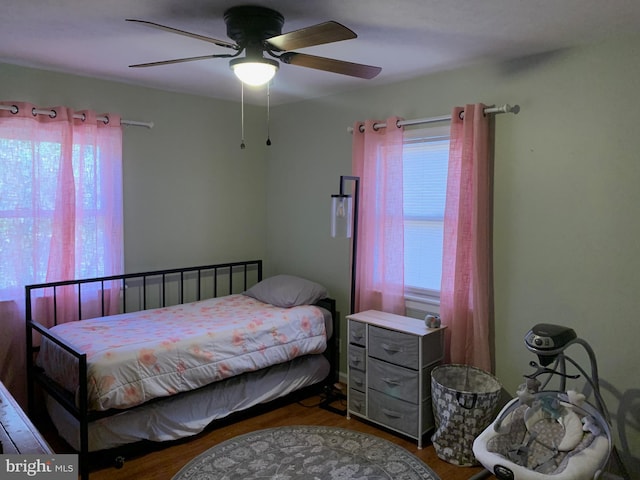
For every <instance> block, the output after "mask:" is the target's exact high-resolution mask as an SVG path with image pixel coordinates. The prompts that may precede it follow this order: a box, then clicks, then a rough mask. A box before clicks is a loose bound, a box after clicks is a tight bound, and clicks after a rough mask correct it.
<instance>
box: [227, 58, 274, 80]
mask: <svg viewBox="0 0 640 480" xmlns="http://www.w3.org/2000/svg"><path fill="white" fill-rule="evenodd" d="M279 66H280V65H279V63H278V62H277V61H276V60H271V59H269V58H259V59H255V58H246V57H245V58H236V59H233V60H231V61H230V62H229V67H231V70H233V73H235V74H236V77H238V78H239V79H240V81H241V82H242V83H244V84H246V85H250V86H252V87H259V86H261V85H264V84H266V83H269V82H270V81H271V79H272V78H273V77H274V76H275V74H276V71H277V70H278V67H279Z"/></svg>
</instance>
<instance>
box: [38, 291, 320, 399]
mask: <svg viewBox="0 0 640 480" xmlns="http://www.w3.org/2000/svg"><path fill="white" fill-rule="evenodd" d="M50 330H51V332H53V333H54V334H56V335H57V336H59V337H60V338H63V339H64V340H65V342H67V343H69V344H71V345H73V346H74V347H75V348H77V349H78V350H80V351H82V352H86V354H87V365H88V367H87V380H88V402H89V409H90V410H94V411H103V410H108V409H111V408H115V409H126V408H130V407H132V406H136V405H140V404H142V403H145V402H147V401H149V400H151V399H154V398H160V397H167V396H172V395H175V394H177V393H181V392H186V391H190V390H195V389H198V388H200V387H203V386H205V385H208V384H210V383H212V382H217V381H220V380H223V379H226V378H229V377H233V376H236V375H240V374H242V373H246V372H252V371H257V370H261V369H263V368H265V367H268V366H272V365H277V364H280V363H283V362H287V361H289V360H292V359H294V358H298V357H301V356H304V355H309V354H317V353H322V352H323V351H324V350H325V349H326V345H327V341H326V339H327V335H326V327H325V315H324V312H323V309H320V308H318V307H315V306H309V305H305V306H298V307H292V308H279V307H275V306H273V305H270V304H266V303H262V302H260V301H258V300H256V299H254V298H251V297H248V296H245V295H240V294H238V295H229V296H225V297H219V298H212V299H208V300H203V301H198V302H192V303H188V304H183V305H174V306H170V307H164V308H158V309H152V310H144V311H139V312H133V313H125V314H120V315H113V316H109V317H101V318H96V319H90V320H83V321H81V322H69V323H65V324H61V325H57V326H55V327H53V328H51V329H50ZM46 340H47V339H46V338H43V343H42V347H41V351H40V354H39V355H38V359H37V363H38V365H39V366H41V367H42V368H43V369H44V370H45V372H46V374H47V375H48V376H49V377H51V378H52V379H54V380H56V381H57V382H59V383H60V384H61V385H63V386H64V387H65V388H66V389H67V390H68V391H70V392H76V393H77V389H78V365H77V361H76V360H75V359H74V358H73V357H72V356H71V355H70V354H69V353H68V352H66V351H65V350H63V349H61V348H59V347H58V346H57V345H56V344H54V343H53V342H50V341H46Z"/></svg>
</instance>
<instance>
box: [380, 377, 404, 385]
mask: <svg viewBox="0 0 640 480" xmlns="http://www.w3.org/2000/svg"><path fill="white" fill-rule="evenodd" d="M382 381H383V382H384V383H386V384H387V385H392V386H394V387H397V386H398V385H400V382H399V381H397V380H394V379H393V378H388V377H387V378H383V379H382Z"/></svg>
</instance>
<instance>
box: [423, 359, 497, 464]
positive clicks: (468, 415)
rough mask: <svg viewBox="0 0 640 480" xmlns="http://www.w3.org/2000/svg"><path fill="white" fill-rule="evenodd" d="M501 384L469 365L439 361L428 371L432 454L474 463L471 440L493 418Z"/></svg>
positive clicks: (451, 461)
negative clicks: (433, 430) (448, 363)
mask: <svg viewBox="0 0 640 480" xmlns="http://www.w3.org/2000/svg"><path fill="white" fill-rule="evenodd" d="M501 391H502V385H501V384H500V382H499V381H498V380H497V379H496V378H495V377H494V376H493V375H491V374H490V373H487V372H485V371H484V370H481V369H479V368H476V367H471V366H469V365H453V364H452V365H440V366H438V367H436V368H434V369H433V371H432V372H431V397H432V402H433V404H432V406H433V416H434V419H435V432H434V434H433V436H432V437H431V441H432V442H433V446H434V448H435V451H436V454H437V455H438V457H440V458H441V459H442V460H444V461H446V462H449V463H452V464H454V465H459V466H473V465H478V463H479V462H478V461H477V460H476V458H475V456H474V455H473V441H474V440H475V438H476V437H477V436H478V435H480V433H482V431H483V430H484V429H485V428H487V426H489V424H491V422H492V421H493V419H494V418H495V416H496V414H497V411H498V406H499V402H500V392H501Z"/></svg>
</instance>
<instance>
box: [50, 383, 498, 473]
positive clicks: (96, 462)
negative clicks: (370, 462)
mask: <svg viewBox="0 0 640 480" xmlns="http://www.w3.org/2000/svg"><path fill="white" fill-rule="evenodd" d="M320 401H321V397H319V396H316V395H314V396H310V397H307V398H303V399H301V400H299V401H293V402H292V403H288V404H286V405H283V406H279V407H278V408H275V409H270V410H268V411H265V412H263V413H260V412H258V413H257V414H255V412H254V414H253V415H252V416H251V417H250V418H245V419H239V420H238V419H233V421H232V422H228V421H225V422H223V423H221V424H219V425H216V426H215V427H214V428H212V429H210V430H207V431H205V432H203V433H201V434H199V435H197V436H195V437H191V438H190V439H187V440H181V441H178V442H172V443H171V444H169V445H164V444H163V445H159V446H154V448H153V449H147V448H144V449H139V450H141V451H139V452H137V453H133V454H132V453H131V452H129V453H128V454H127V455H125V462H124V466H123V467H122V468H121V469H116V468H115V467H113V466H112V465H113V464H112V463H111V462H112V459H113V457H114V455H112V454H111V455H109V456H108V457H104V458H92V471H91V480H107V479H108V480H134V479H135V480H162V479H167V480H168V479H171V478H172V477H173V475H174V474H175V473H177V472H178V470H180V469H181V468H182V467H183V466H184V465H185V464H186V463H187V462H189V460H191V459H192V458H194V457H195V456H197V455H199V454H200V453H202V452H204V451H205V450H207V449H208V448H211V447H212V446H214V445H216V444H218V443H220V442H223V441H225V440H228V439H230V438H233V437H235V436H238V435H242V434H244V433H248V432H251V431H254V430H260V429H264V428H272V427H277V426H284V425H330V426H335V427H340V428H348V429H351V430H356V431H359V432H364V433H369V434H372V435H376V436H378V437H381V438H384V439H387V440H389V441H391V442H393V443H396V444H397V445H400V446H402V447H404V448H406V449H407V450H408V451H410V452H411V453H413V454H414V455H416V456H417V457H418V458H420V459H421V460H422V461H424V462H425V463H426V464H427V465H429V466H430V467H431V469H432V470H433V471H435V472H436V473H437V474H438V475H439V476H440V478H441V479H442V480H467V479H469V478H470V477H472V476H473V475H475V474H476V473H478V472H480V471H481V470H482V469H481V468H477V467H472V468H470V467H456V466H455V465H452V464H449V463H447V462H444V461H442V460H440V459H439V458H438V457H437V455H436V453H435V451H434V449H433V447H432V446H431V445H430V444H429V442H428V441H426V439H425V442H426V444H427V445H426V446H425V447H424V448H423V449H421V450H418V447H417V444H416V442H415V441H414V440H411V439H406V438H402V437H399V436H397V435H395V434H393V433H390V432H386V431H384V430H381V429H379V428H378V427H375V426H373V425H370V424H368V423H365V422H363V421H361V420H359V419H356V418H351V419H350V420H347V418H346V417H345V416H343V415H339V414H336V413H333V412H330V411H327V410H325V409H322V408H320V407H319V406H318V404H319V403H320ZM340 403H341V402H338V403H335V404H334V405H335V406H337V407H339V408H344V405H340ZM43 434H44V435H45V437H46V438H47V440H48V441H49V443H50V444H51V446H52V447H53V449H54V450H55V451H56V452H57V453H67V452H69V451H70V450H69V447H68V446H66V445H65V444H63V443H61V441H60V440H59V439H58V438H57V436H56V435H55V433H54V432H52V431H51V430H49V429H45V430H44V431H43ZM492 478H494V477H492Z"/></svg>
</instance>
